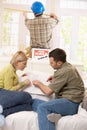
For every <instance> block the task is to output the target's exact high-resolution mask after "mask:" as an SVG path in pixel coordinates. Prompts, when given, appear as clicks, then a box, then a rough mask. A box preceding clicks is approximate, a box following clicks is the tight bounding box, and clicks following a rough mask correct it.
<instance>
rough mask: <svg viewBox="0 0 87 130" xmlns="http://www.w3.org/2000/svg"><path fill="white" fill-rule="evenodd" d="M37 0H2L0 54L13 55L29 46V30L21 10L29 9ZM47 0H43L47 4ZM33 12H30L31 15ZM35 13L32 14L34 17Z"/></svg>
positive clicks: (0, 0) (0, 2)
mask: <svg viewBox="0 0 87 130" xmlns="http://www.w3.org/2000/svg"><path fill="white" fill-rule="evenodd" d="M34 1H35V0H21V2H20V0H0V18H1V21H0V28H1V30H0V34H1V36H0V48H1V50H2V51H1V52H0V55H1V56H2V55H12V54H13V53H14V52H16V51H17V50H23V49H25V48H26V47H27V46H29V32H28V30H27V29H26V27H25V23H24V19H23V15H22V11H21V10H29V11H30V6H31V4H32V3H33V2H34ZM45 1H46V0H41V2H42V3H43V4H44V5H45ZM31 14H33V13H29V15H31ZM32 16H33V15H31V17H32Z"/></svg>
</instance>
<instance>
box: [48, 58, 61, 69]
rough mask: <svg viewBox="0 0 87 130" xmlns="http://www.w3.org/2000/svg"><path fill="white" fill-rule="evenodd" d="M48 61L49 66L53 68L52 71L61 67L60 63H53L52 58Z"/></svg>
mask: <svg viewBox="0 0 87 130" xmlns="http://www.w3.org/2000/svg"><path fill="white" fill-rule="evenodd" d="M49 61H50V66H51V67H52V68H53V69H58V68H60V67H61V65H62V62H61V61H58V62H56V61H54V58H53V57H50V58H49Z"/></svg>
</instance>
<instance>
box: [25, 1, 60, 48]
mask: <svg viewBox="0 0 87 130" xmlns="http://www.w3.org/2000/svg"><path fill="white" fill-rule="evenodd" d="M31 10H32V12H33V13H34V19H29V18H28V17H27V14H26V13H25V12H24V13H23V16H24V17H25V25H26V27H27V28H28V30H29V32H30V48H42V49H50V48H51V47H52V31H53V28H54V27H55V26H56V25H57V24H58V22H59V20H58V17H57V16H56V15H55V14H54V13H51V14H50V15H49V16H48V17H47V16H46V17H44V16H43V12H44V11H45V8H44V5H43V4H42V3H41V2H39V1H35V2H34V3H33V4H32V6H31Z"/></svg>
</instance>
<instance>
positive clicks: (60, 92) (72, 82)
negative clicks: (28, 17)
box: [0, 48, 85, 130]
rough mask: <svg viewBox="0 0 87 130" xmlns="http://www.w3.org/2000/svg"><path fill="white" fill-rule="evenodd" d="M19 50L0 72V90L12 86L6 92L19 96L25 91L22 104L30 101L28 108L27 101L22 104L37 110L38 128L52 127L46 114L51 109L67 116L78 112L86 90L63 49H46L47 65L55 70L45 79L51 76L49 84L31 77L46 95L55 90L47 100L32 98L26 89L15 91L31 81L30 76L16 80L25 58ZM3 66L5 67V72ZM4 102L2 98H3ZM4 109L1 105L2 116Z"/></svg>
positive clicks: (50, 128) (52, 124)
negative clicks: (48, 63) (47, 52)
mask: <svg viewBox="0 0 87 130" xmlns="http://www.w3.org/2000/svg"><path fill="white" fill-rule="evenodd" d="M21 53H23V52H21V51H19V52H17V53H16V54H15V55H14V56H13V58H12V60H11V62H10V65H9V66H8V67H7V68H5V69H4V70H3V71H2V72H1V73H0V87H1V91H2V92H3V91H9V90H15V91H9V92H7V93H10V92H11V93H16V96H18V98H19V97H22V96H20V94H21V95H22V94H24V95H23V96H24V98H23V100H25V99H26V100H25V101H26V103H25V104H29V105H30V106H32V107H31V109H28V108H29V106H28V105H26V106H27V107H25V108H26V109H25V110H34V111H36V112H37V113H38V123H39V130H45V129H46V130H55V124H54V123H52V122H51V121H49V115H50V114H51V113H55V114H61V116H66V115H73V114H76V113H77V111H78V106H79V104H80V102H81V101H82V99H83V96H84V90H85V89H84V83H83V81H82V78H81V76H80V75H79V73H78V71H77V69H76V68H75V67H74V66H73V65H71V64H70V63H68V62H67V60H66V52H65V51H64V50H63V49H60V48H56V49H54V50H52V51H51V52H49V61H50V65H51V66H52V67H53V68H54V69H55V70H56V71H55V72H54V75H53V76H51V77H49V79H48V80H50V84H49V86H46V85H44V84H43V83H41V82H40V81H38V80H34V81H33V84H34V85H35V86H36V87H38V88H40V89H41V90H42V91H43V92H44V93H45V94H46V95H47V96H50V95H51V94H53V93H55V99H53V100H50V101H42V100H40V99H33V100H32V98H31V96H30V95H29V93H28V94H27V92H23V91H21V92H19V91H18V90H20V89H24V87H27V86H29V85H30V81H29V79H27V80H25V81H24V82H21V83H18V77H17V75H16V70H18V69H20V70H23V69H24V68H25V66H26V63H27V58H24V59H23V58H22V55H20V54H21ZM25 57H26V56H25ZM16 58H17V59H16ZM14 60H15V61H16V62H15V64H14ZM9 68H10V69H9ZM6 70H8V71H7V72H6ZM1 75H2V76H1ZM3 77H4V78H7V80H6V79H4V78H3ZM8 77H10V78H8ZM1 79H2V81H1ZM9 81H10V82H9ZM12 83H13V84H12ZM4 86H5V87H4ZM3 88H4V89H3ZM6 89H8V90H6ZM2 92H1V96H2ZM4 93H5V92H4ZM9 95H10V94H8V97H9ZM16 96H15V98H16ZM2 97H3V96H2ZM25 97H26V98H25ZM10 98H11V96H10ZM10 98H9V100H10ZM5 99H6V98H5ZM19 99H20V98H19ZM21 99H22V98H21ZM27 99H29V100H27ZM25 101H24V102H25ZM28 101H29V102H28ZM3 102H5V100H4V101H3ZM3 102H2V104H1V105H2V106H3V104H5V103H3ZM19 102H21V101H19ZM0 103H1V101H0ZM13 105H14V103H13ZM9 106H10V105H9ZM20 107H21V106H20ZM13 108H14V107H13ZM7 109H8V108H7ZM7 109H6V110H7ZM6 110H5V111H4V109H3V113H5V112H6V113H5V114H6V115H5V116H7V114H8V110H7V111H6ZM20 110H23V109H20Z"/></svg>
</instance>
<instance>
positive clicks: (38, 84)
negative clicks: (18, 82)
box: [32, 80, 53, 96]
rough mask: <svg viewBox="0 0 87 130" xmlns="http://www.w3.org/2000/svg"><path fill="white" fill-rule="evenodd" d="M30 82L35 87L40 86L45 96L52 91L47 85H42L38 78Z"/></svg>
mask: <svg viewBox="0 0 87 130" xmlns="http://www.w3.org/2000/svg"><path fill="white" fill-rule="evenodd" d="M32 83H33V85H35V86H36V87H38V88H40V89H41V91H42V92H44V93H45V94H46V95H47V96H50V95H51V94H52V93H53V91H52V90H51V89H50V88H49V87H48V86H46V85H44V84H43V83H42V82H40V81H39V80H34V81H32Z"/></svg>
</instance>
